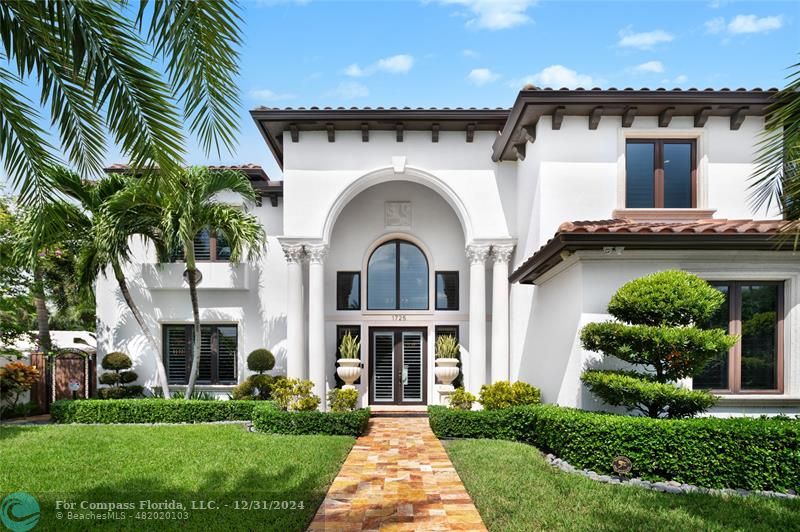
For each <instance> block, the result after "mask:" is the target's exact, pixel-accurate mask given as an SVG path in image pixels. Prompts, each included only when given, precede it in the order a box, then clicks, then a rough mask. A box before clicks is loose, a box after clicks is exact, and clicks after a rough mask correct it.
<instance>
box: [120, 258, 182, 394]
mask: <svg viewBox="0 0 800 532" xmlns="http://www.w3.org/2000/svg"><path fill="white" fill-rule="evenodd" d="M112 267H113V269H114V277H115V278H116V279H117V284H118V285H119V290H120V292H122V297H123V299H125V303H127V304H128V308H129V309H131V313H132V314H133V318H134V319H135V320H136V323H138V324H139V328H140V329H141V330H142V333H144V336H145V338H147V341H148V342H150V346H151V347H152V348H153V355H154V356H155V360H156V378H157V379H158V384H159V386H161V392H162V393H163V394H164V398H165V399H169V398H170V394H169V383H168V382H167V371H166V369H164V359H163V358H162V357H161V354H160V350H159V346H158V342H156V339H155V338H154V337H153V335H152V334H151V333H150V329H149V328H148V327H147V324H146V323H145V321H144V317H143V316H142V313H141V312H140V311H139V307H137V306H136V303H134V302H133V297H132V296H131V292H130V290H128V283H127V281H126V280H125V274H124V273H123V271H122V268H121V267H120V265H119V263H118V262H116V261H114V262H113V263H112Z"/></svg>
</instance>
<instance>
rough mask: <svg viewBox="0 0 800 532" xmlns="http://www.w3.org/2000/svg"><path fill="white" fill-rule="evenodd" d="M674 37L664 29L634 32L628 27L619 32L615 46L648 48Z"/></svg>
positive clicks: (669, 40)
mask: <svg viewBox="0 0 800 532" xmlns="http://www.w3.org/2000/svg"><path fill="white" fill-rule="evenodd" d="M674 39H675V37H674V36H673V35H672V34H671V33H668V32H666V31H664V30H653V31H645V32H641V33H634V32H633V31H632V30H631V29H630V28H625V29H624V30H621V31H620V32H619V42H617V46H620V47H623V48H639V49H641V50H650V49H651V48H653V47H654V46H655V45H657V44H661V43H665V42H671V41H672V40H674Z"/></svg>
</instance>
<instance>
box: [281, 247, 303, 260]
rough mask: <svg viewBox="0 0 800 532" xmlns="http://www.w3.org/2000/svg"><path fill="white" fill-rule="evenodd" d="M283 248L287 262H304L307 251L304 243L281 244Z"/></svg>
mask: <svg viewBox="0 0 800 532" xmlns="http://www.w3.org/2000/svg"><path fill="white" fill-rule="evenodd" d="M281 247H282V248H283V255H284V256H285V257H286V262H288V263H289V264H295V263H299V262H302V260H303V258H304V256H305V253H304V251H303V245H302V244H281Z"/></svg>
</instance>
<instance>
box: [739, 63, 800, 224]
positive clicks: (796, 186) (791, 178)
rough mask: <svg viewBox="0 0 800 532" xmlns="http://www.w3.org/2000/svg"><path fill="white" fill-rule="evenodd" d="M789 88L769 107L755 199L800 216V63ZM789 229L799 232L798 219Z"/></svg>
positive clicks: (758, 204)
mask: <svg viewBox="0 0 800 532" xmlns="http://www.w3.org/2000/svg"><path fill="white" fill-rule="evenodd" d="M790 68H791V70H792V71H791V73H790V74H789V76H787V80H788V83H787V84H786V88H784V89H783V90H781V91H779V92H778V93H777V94H776V95H775V97H774V101H773V103H772V104H771V105H770V106H769V108H768V109H767V118H766V121H765V125H764V127H765V133H764V137H763V138H762V140H761V141H760V143H759V155H758V158H757V159H756V164H757V167H756V171H755V173H754V174H753V178H752V179H753V182H752V184H751V188H752V196H751V200H752V202H753V204H754V206H755V207H756V208H761V207H764V206H766V207H767V208H769V207H770V206H772V205H773V204H774V205H778V206H779V207H780V208H781V212H782V213H783V215H784V218H786V219H788V220H794V221H797V220H798V219H800V63H797V64H795V65H792V67H790ZM786 230H787V231H790V232H793V233H796V232H797V231H798V225H797V223H790V224H787V226H786Z"/></svg>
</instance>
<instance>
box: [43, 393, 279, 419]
mask: <svg viewBox="0 0 800 532" xmlns="http://www.w3.org/2000/svg"><path fill="white" fill-rule="evenodd" d="M107 389H108V390H113V389H114V388H107ZM258 404H264V403H256V402H254V401H203V400H193V399H189V400H186V399H175V400H170V401H166V400H164V399H109V400H107V401H99V400H95V399H85V400H79V401H56V402H55V403H53V404H52V406H51V408H50V415H51V416H52V418H53V420H54V421H55V422H57V423H203V422H210V421H236V420H249V419H251V418H252V413H253V408H254V407H255V406H256V405H258Z"/></svg>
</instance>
